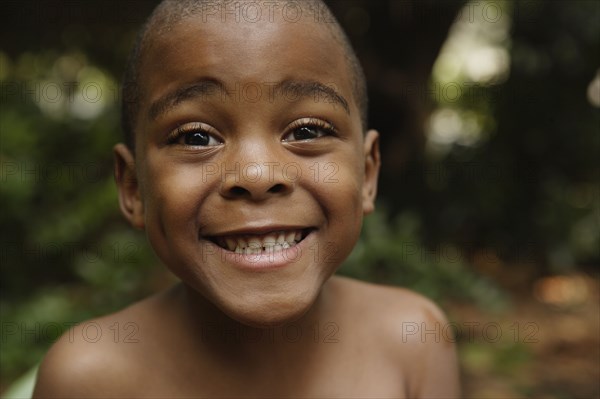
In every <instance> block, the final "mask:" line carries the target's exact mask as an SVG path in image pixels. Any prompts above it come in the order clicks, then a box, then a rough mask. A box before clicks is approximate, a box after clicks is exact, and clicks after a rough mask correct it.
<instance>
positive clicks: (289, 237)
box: [285, 231, 296, 244]
mask: <svg viewBox="0 0 600 399" xmlns="http://www.w3.org/2000/svg"><path fill="white" fill-rule="evenodd" d="M294 237H296V232H295V231H290V232H288V233H287V234H286V235H285V241H286V242H287V243H288V244H293V243H294V242H295V239H294Z"/></svg>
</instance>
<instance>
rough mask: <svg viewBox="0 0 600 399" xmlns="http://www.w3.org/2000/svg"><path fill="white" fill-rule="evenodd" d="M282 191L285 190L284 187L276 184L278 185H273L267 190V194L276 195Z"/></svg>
mask: <svg viewBox="0 0 600 399" xmlns="http://www.w3.org/2000/svg"><path fill="white" fill-rule="evenodd" d="M283 190H285V187H284V186H283V184H281V183H278V184H275V185H274V186H273V187H271V188H270V189H269V192H270V193H272V194H277V193H280V192H282V191H283Z"/></svg>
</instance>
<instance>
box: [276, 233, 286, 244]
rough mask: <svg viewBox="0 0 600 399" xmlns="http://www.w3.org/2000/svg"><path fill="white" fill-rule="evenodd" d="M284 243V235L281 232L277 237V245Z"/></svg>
mask: <svg viewBox="0 0 600 399" xmlns="http://www.w3.org/2000/svg"><path fill="white" fill-rule="evenodd" d="M284 242H285V233H284V232H283V231H282V232H280V233H279V234H278V235H277V244H280V245H281V244H283V243H284Z"/></svg>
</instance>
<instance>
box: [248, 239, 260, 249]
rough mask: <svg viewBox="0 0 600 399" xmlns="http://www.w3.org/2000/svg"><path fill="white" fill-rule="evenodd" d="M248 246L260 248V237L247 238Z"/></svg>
mask: <svg viewBox="0 0 600 399" xmlns="http://www.w3.org/2000/svg"><path fill="white" fill-rule="evenodd" d="M248 246H249V247H250V248H255V249H259V248H262V242H261V241H260V238H258V237H252V238H250V239H249V240H248Z"/></svg>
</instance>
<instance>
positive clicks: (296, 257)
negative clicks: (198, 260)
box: [209, 231, 314, 271]
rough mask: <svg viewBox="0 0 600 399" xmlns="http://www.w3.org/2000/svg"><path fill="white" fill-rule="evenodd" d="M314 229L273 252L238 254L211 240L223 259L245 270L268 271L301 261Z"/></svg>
mask: <svg viewBox="0 0 600 399" xmlns="http://www.w3.org/2000/svg"><path fill="white" fill-rule="evenodd" d="M313 233H314V231H311V232H310V233H309V234H308V235H307V236H306V237H304V239H303V240H302V241H300V242H299V243H298V244H296V245H294V246H293V247H290V248H286V249H282V250H280V251H277V252H273V253H266V252H261V253H259V254H238V253H235V252H232V251H228V250H226V249H223V248H221V247H220V246H218V245H217V244H215V243H213V242H211V241H209V242H210V244H211V245H213V246H214V247H215V248H217V254H218V255H219V256H220V258H221V260H223V261H224V262H226V263H229V264H231V265H233V266H235V267H236V268H238V269H241V270H245V271H268V270H273V269H281V268H284V267H286V266H291V265H293V264H295V263H297V262H299V261H300V259H301V258H302V257H303V256H306V252H307V251H308V249H309V248H310V247H309V243H308V242H309V240H311V239H312V237H313Z"/></svg>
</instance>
